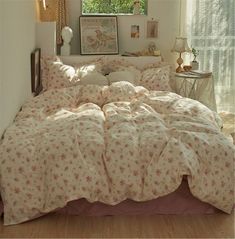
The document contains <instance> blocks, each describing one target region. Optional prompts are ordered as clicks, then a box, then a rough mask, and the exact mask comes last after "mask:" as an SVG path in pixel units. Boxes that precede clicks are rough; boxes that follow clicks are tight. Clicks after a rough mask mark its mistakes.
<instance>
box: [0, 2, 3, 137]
mask: <svg viewBox="0 0 235 239" xmlns="http://www.w3.org/2000/svg"><path fill="white" fill-rule="evenodd" d="M2 32H3V1H1V0H0V135H1V134H2V132H3V115H2V113H3V88H2V81H3V57H2V52H3V37H2Z"/></svg>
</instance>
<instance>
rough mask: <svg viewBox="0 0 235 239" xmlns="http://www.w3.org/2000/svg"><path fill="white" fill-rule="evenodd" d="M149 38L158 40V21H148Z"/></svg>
mask: <svg viewBox="0 0 235 239" xmlns="http://www.w3.org/2000/svg"><path fill="white" fill-rule="evenodd" d="M147 38H158V21H154V20H152V21H147Z"/></svg>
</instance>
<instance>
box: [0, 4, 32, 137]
mask: <svg viewBox="0 0 235 239" xmlns="http://www.w3.org/2000/svg"><path fill="white" fill-rule="evenodd" d="M35 8H36V5H35V1H34V0H0V9H1V10H0V16H1V24H0V36H1V40H0V43H1V44H0V46H1V48H2V49H0V65H1V68H0V70H1V81H0V84H1V85H0V89H1V91H0V102H1V103H0V107H1V108H0V135H1V134H2V132H3V130H4V129H5V128H6V127H7V126H8V125H9V124H10V123H11V122H12V121H13V119H14V117H15V115H16V113H17V112H18V111H19V109H20V107H21V105H22V104H23V103H24V102H25V100H26V99H27V98H29V97H30V96H31V88H30V87H31V83H30V53H31V52H32V50H33V49H34V48H35V26H36V9H35Z"/></svg>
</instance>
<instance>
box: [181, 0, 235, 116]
mask: <svg viewBox="0 0 235 239" xmlns="http://www.w3.org/2000/svg"><path fill="white" fill-rule="evenodd" d="M182 6H183V7H182V18H181V23H183V22H182V21H183V20H182V19H184V24H183V25H184V27H183V28H182V29H184V30H185V31H186V32H184V34H186V35H187V37H188V40H189V44H190V45H191V46H193V47H194V48H196V49H198V50H199V56H198V60H199V63H200V69H202V70H208V69H209V70H211V71H212V72H213V77H214V84H215V94H216V102H217V109H218V112H220V111H229V112H233V113H235V0H183V3H182Z"/></svg>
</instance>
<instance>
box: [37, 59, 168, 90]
mask: <svg viewBox="0 0 235 239" xmlns="http://www.w3.org/2000/svg"><path fill="white" fill-rule="evenodd" d="M107 59H108V58H105V57H100V58H97V59H96V60H94V61H92V62H84V63H80V64H73V65H65V64H64V63H63V62H62V61H61V60H60V58H58V57H44V58H43V59H42V64H41V65H42V85H43V90H44V91H45V90H49V89H58V88H65V87H70V86H74V85H100V86H104V85H111V84H112V83H114V82H118V81H128V82H130V83H131V84H133V85H140V86H143V87H145V88H146V89H148V90H157V91H159V90H160V91H171V90H172V88H171V86H170V73H171V67H170V65H168V64H167V63H164V62H160V63H156V64H151V65H147V66H144V67H142V68H141V67H138V68H137V67H136V66H134V65H132V64H131V63H129V62H127V61H125V60H123V59H120V60H111V61H108V60H107Z"/></svg>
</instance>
